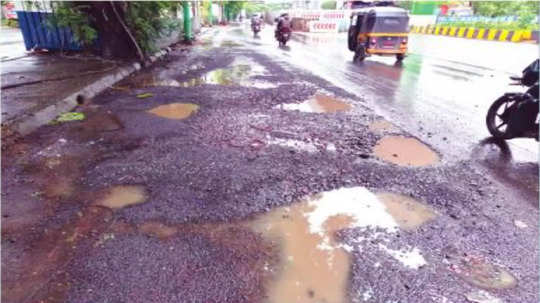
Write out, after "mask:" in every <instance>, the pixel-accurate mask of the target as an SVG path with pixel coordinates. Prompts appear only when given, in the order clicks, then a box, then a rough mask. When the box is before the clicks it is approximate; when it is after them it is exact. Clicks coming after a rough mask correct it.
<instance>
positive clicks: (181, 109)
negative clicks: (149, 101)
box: [148, 103, 199, 120]
mask: <svg viewBox="0 0 540 303" xmlns="http://www.w3.org/2000/svg"><path fill="white" fill-rule="evenodd" d="M198 109H199V106H198V105H197V104H193V103H171V104H165V105H160V106H157V107H154V108H152V109H151V110H149V111H148V112H149V113H151V114H154V115H156V116H159V117H162V118H167V119H173V120H182V119H186V118H187V117H189V116H191V115H192V114H193V113H194V112H196V111H197V110H198Z"/></svg>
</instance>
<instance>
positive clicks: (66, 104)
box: [0, 28, 179, 142]
mask: <svg viewBox="0 0 540 303" xmlns="http://www.w3.org/2000/svg"><path fill="white" fill-rule="evenodd" d="M0 33H1V35H0V36H1V37H2V38H1V39H0V53H1V54H2V58H1V61H0V79H1V90H0V95H1V97H0V99H1V104H2V106H1V108H2V120H1V121H2V141H3V142H5V139H9V138H16V137H18V136H24V135H26V134H29V133H31V132H32V131H33V130H35V129H37V128H38V127H40V126H42V125H44V124H46V123H49V122H50V121H51V120H53V119H55V118H56V117H57V116H58V115H60V114H62V113H65V112H69V111H71V110H73V109H74V108H75V107H76V106H77V105H78V100H79V101H80V100H84V99H90V98H92V97H94V96H96V95H97V94H99V93H101V92H102V91H104V90H105V89H107V88H109V87H111V86H113V85H114V84H115V83H117V82H118V81H120V80H122V79H124V78H125V77H127V76H129V75H130V74H132V73H134V72H135V71H137V70H139V69H141V67H142V66H141V63H140V62H122V61H110V60H103V59H101V58H97V57H89V56H86V55H82V54H76V55H69V56H67V55H62V54H59V53H48V52H31V51H26V49H25V48H24V43H23V39H22V35H21V33H20V31H19V30H18V29H12V28H9V29H7V28H2V29H1V32H0ZM4 34H5V35H4ZM160 42H161V43H160V44H161V45H160V46H163V43H166V45H171V44H174V43H176V42H179V39H178V38H176V39H165V40H163V41H160ZM166 45H165V46H166ZM170 51H171V48H169V47H163V48H162V50H160V51H158V52H156V53H155V54H154V55H152V56H150V57H149V58H148V62H145V63H144V65H150V64H151V63H153V62H155V61H156V60H159V59H161V58H162V57H164V56H165V55H167V53H169V52H170Z"/></svg>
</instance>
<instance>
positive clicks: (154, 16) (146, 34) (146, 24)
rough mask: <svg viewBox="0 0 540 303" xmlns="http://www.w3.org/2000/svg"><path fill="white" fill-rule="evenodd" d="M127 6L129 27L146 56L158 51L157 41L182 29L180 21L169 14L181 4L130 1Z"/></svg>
mask: <svg viewBox="0 0 540 303" xmlns="http://www.w3.org/2000/svg"><path fill="white" fill-rule="evenodd" d="M127 4H128V9H127V14H126V21H127V25H128V26H129V28H130V29H131V30H132V31H133V34H134V35H135V39H136V40H137V43H139V45H140V46H141V48H142V49H143V51H144V52H145V53H146V54H149V53H152V52H154V51H156V47H155V45H154V44H155V41H156V40H157V39H159V38H160V37H161V36H162V35H170V34H171V32H172V31H173V30H175V29H179V28H181V24H180V22H179V20H177V19H175V18H171V17H170V14H169V13H170V11H174V10H176V9H177V8H178V6H179V5H180V2H173V1H141V2H138V1H129V2H127Z"/></svg>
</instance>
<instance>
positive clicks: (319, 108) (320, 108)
mask: <svg viewBox="0 0 540 303" xmlns="http://www.w3.org/2000/svg"><path fill="white" fill-rule="evenodd" d="M277 107H278V108H281V109H284V110H298V111H301V112H307V113H335V112H343V111H348V110H350V109H351V108H352V106H351V105H350V104H348V103H346V102H344V101H342V100H340V99H338V98H336V97H333V96H329V95H325V94H315V95H314V96H313V97H312V98H311V99H308V100H306V101H304V102H302V103H288V104H281V105H278V106H277Z"/></svg>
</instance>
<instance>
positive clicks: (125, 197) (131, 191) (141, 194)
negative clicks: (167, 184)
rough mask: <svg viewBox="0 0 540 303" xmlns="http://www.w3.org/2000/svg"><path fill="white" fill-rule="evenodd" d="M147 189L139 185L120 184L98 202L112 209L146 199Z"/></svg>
mask: <svg viewBox="0 0 540 303" xmlns="http://www.w3.org/2000/svg"><path fill="white" fill-rule="evenodd" d="M146 196H147V193H146V189H145V188H144V187H142V186H138V185H118V186H114V187H112V188H110V189H109V190H108V191H107V192H106V193H105V196H104V197H103V198H102V199H101V200H99V201H98V202H97V203H96V204H97V205H101V206H105V207H108V208H112V209H117V208H122V207H126V206H129V205H134V204H139V203H143V202H144V201H146Z"/></svg>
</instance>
